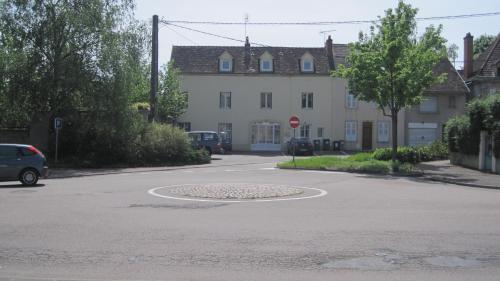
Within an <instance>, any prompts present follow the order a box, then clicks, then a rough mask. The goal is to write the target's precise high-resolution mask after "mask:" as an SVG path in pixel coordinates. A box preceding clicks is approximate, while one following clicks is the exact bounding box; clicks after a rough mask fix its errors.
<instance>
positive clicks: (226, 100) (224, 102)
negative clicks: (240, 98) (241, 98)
mask: <svg viewBox="0 0 500 281" xmlns="http://www.w3.org/2000/svg"><path fill="white" fill-rule="evenodd" d="M219 107H220V108H222V109H230V108H231V92H220V96H219Z"/></svg>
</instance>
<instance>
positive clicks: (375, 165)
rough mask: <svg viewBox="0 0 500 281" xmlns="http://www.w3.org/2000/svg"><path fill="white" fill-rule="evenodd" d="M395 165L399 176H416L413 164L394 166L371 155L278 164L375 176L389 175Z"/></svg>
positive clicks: (288, 166)
mask: <svg viewBox="0 0 500 281" xmlns="http://www.w3.org/2000/svg"><path fill="white" fill-rule="evenodd" d="M395 165H396V166H397V167H399V172H398V174H415V172H416V171H415V167H414V166H413V165H412V164H409V163H404V164H400V163H399V162H396V163H395V164H394V165H393V163H392V162H391V161H381V160H375V159H373V157H372V154H371V153H357V154H355V155H351V156H349V157H344V158H342V157H337V156H315V157H310V158H301V159H295V164H294V163H293V161H287V162H281V163H278V167H279V168H298V169H314V170H337V171H347V172H362V173H373V174H389V173H391V172H392V170H393V167H394V166H395Z"/></svg>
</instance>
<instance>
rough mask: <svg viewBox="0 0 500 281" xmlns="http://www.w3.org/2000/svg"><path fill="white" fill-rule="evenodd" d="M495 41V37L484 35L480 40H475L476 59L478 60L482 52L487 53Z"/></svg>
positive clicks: (474, 51)
mask: <svg viewBox="0 0 500 281" xmlns="http://www.w3.org/2000/svg"><path fill="white" fill-rule="evenodd" d="M493 41H495V36H493V35H486V34H483V35H481V36H479V38H476V39H474V44H473V47H472V49H473V50H472V52H473V53H474V58H477V57H478V56H479V55H480V54H481V53H482V52H484V51H486V49H488V47H489V46H490V45H491V44H493Z"/></svg>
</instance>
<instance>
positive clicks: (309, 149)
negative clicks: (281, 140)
mask: <svg viewBox="0 0 500 281" xmlns="http://www.w3.org/2000/svg"><path fill="white" fill-rule="evenodd" d="M294 147H295V155H313V144H312V143H311V140H309V139H308V138H292V139H290V140H289V141H288V142H287V153H288V154H293V149H294Z"/></svg>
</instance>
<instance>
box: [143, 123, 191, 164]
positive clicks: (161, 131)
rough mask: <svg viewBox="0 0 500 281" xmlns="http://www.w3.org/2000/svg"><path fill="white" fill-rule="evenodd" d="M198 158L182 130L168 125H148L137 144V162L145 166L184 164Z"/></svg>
mask: <svg viewBox="0 0 500 281" xmlns="http://www.w3.org/2000/svg"><path fill="white" fill-rule="evenodd" d="M186 157H188V158H190V160H192V158H193V157H194V158H196V154H194V152H192V148H191V144H190V143H189V140H188V138H187V136H186V134H185V132H184V131H183V130H181V129H178V128H175V127H173V126H171V125H166V124H157V123H153V124H148V127H147V130H146V132H145V134H144V135H143V137H142V138H141V139H140V142H139V143H137V161H138V162H139V163H144V164H164V163H177V162H181V163H182V162H184V161H185V158H186Z"/></svg>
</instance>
